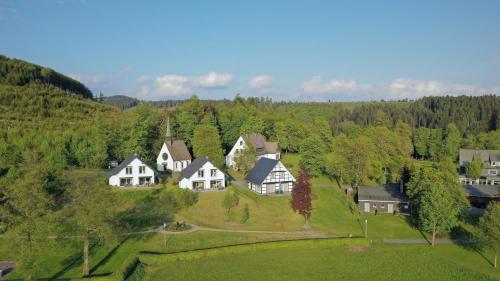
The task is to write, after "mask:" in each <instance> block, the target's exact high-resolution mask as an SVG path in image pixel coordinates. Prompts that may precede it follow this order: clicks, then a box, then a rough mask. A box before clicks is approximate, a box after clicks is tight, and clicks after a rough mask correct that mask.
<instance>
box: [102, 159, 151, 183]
mask: <svg viewBox="0 0 500 281" xmlns="http://www.w3.org/2000/svg"><path fill="white" fill-rule="evenodd" d="M157 180H158V179H157V175H156V172H155V171H154V170H153V169H152V168H151V167H149V166H148V165H147V164H146V163H145V162H144V161H142V160H141V159H139V158H138V157H137V156H136V155H131V156H130V157H128V158H127V159H125V160H124V161H123V162H121V163H120V165H118V166H117V167H115V168H114V169H113V170H111V176H110V177H109V179H108V183H109V185H112V186H119V187H129V186H150V185H153V184H155V183H156V181H157Z"/></svg>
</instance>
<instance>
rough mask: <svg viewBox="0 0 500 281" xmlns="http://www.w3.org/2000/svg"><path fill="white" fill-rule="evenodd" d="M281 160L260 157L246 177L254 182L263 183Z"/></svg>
mask: <svg viewBox="0 0 500 281" xmlns="http://www.w3.org/2000/svg"><path fill="white" fill-rule="evenodd" d="M278 162H279V160H274V159H269V158H265V157H263V158H260V159H259V161H257V163H256V164H255V166H254V167H253V169H252V170H251V171H250V172H249V173H248V175H247V176H246V177H245V179H246V180H247V181H249V182H251V183H254V184H262V183H263V182H264V180H265V179H266V177H267V176H268V175H269V173H270V172H271V171H272V170H273V168H274V167H275V166H276V164H278Z"/></svg>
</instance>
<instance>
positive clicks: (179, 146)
mask: <svg viewBox="0 0 500 281" xmlns="http://www.w3.org/2000/svg"><path fill="white" fill-rule="evenodd" d="M191 159H192V158H191V154H190V153H189V150H188V149H187V147H186V144H185V143H184V141H182V140H174V139H173V138H172V136H171V134H170V120H169V121H168V124H167V133H166V137H165V142H164V143H163V145H162V147H161V150H160V153H159V154H158V157H157V158H156V169H157V170H158V171H162V172H164V171H166V170H171V171H174V172H180V171H182V170H183V169H184V168H186V167H187V166H188V165H189V164H190V163H191Z"/></svg>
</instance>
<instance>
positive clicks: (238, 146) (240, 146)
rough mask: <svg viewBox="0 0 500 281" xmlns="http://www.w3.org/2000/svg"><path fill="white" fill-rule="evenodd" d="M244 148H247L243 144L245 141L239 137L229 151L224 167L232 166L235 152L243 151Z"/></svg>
mask: <svg viewBox="0 0 500 281" xmlns="http://www.w3.org/2000/svg"><path fill="white" fill-rule="evenodd" d="M246 147H247V145H246V144H245V141H244V140H243V138H242V137H241V136H240V137H239V138H238V140H237V141H236V143H235V144H234V146H233V148H232V149H231V151H229V153H228V154H227V155H226V161H225V162H226V167H231V166H233V165H234V164H235V163H234V156H235V154H236V151H239V150H242V149H245V148H246Z"/></svg>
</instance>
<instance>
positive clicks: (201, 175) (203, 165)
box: [179, 157, 226, 191]
mask: <svg viewBox="0 0 500 281" xmlns="http://www.w3.org/2000/svg"><path fill="white" fill-rule="evenodd" d="M179 187H180V188H187V189H190V190H194V191H206V190H221V189H224V188H226V174H225V173H224V172H223V171H222V170H220V169H219V168H217V167H216V166H215V165H214V164H213V163H212V162H210V161H209V160H207V159H206V158H205V157H200V158H196V159H195V160H194V161H193V162H192V163H191V164H190V165H189V166H187V167H186V168H185V169H184V170H182V172H181V175H180V178H179Z"/></svg>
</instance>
